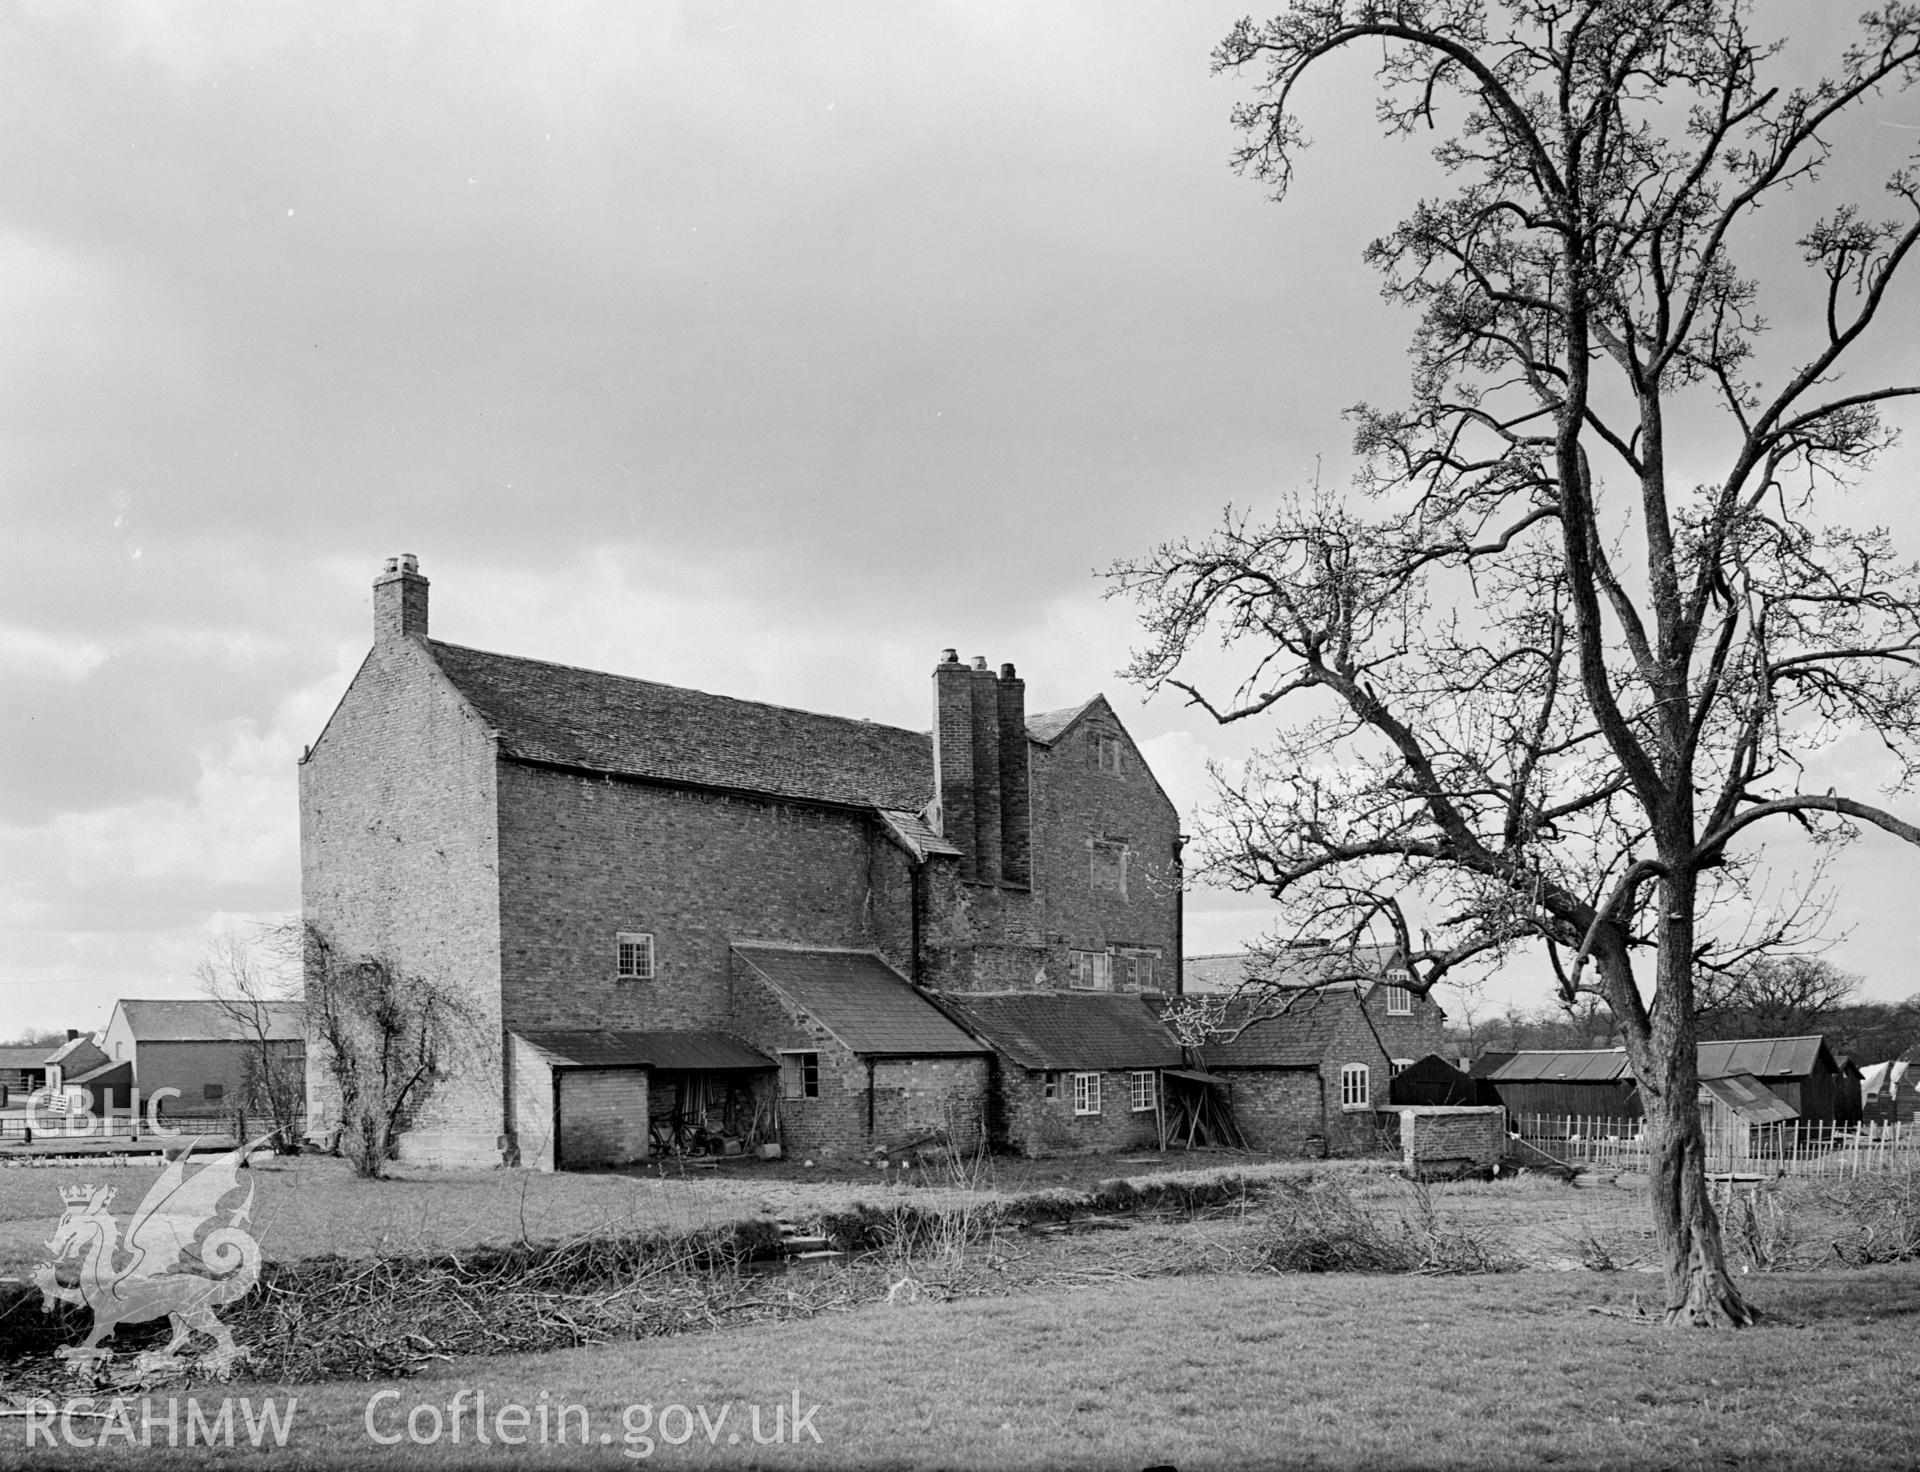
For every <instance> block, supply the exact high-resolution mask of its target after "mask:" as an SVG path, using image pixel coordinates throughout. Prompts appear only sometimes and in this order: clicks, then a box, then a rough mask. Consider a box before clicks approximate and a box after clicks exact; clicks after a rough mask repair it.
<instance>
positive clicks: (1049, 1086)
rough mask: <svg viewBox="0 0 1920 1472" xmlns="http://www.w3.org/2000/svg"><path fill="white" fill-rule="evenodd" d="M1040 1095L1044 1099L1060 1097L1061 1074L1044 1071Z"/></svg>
mask: <svg viewBox="0 0 1920 1472" xmlns="http://www.w3.org/2000/svg"><path fill="white" fill-rule="evenodd" d="M1040 1097H1041V1098H1042V1099H1058V1098H1059V1097H1060V1075H1059V1074H1057V1073H1043V1074H1041V1075H1040Z"/></svg>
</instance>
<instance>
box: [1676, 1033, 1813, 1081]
mask: <svg viewBox="0 0 1920 1472" xmlns="http://www.w3.org/2000/svg"><path fill="white" fill-rule="evenodd" d="M1826 1043H1827V1040H1826V1039H1825V1038H1823V1037H1821V1036H1820V1035H1819V1034H1818V1033H1814V1034H1812V1035H1810V1036H1807V1037H1798V1038H1731V1039H1728V1040H1726V1041H1724V1042H1713V1043H1702V1044H1701V1045H1700V1077H1702V1078H1727V1077H1729V1076H1731V1075H1733V1074H1737V1073H1750V1074H1752V1075H1753V1076H1754V1077H1755V1078H1785V1077H1788V1076H1790V1075H1791V1076H1794V1077H1805V1076H1806V1075H1807V1074H1809V1073H1812V1072H1813V1070H1814V1067H1815V1065H1816V1064H1817V1063H1818V1062H1819V1058H1820V1050H1821V1049H1822V1048H1824V1047H1826ZM1828 1056H1829V1057H1831V1056H1832V1055H1831V1053H1829V1055H1828Z"/></svg>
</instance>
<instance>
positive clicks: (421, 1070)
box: [294, 922, 487, 1179]
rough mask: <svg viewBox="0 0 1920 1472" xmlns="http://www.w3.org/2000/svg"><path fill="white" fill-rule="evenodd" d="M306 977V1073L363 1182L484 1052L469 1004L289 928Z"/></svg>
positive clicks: (445, 989) (482, 1034) (448, 990)
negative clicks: (438, 1091) (310, 1070)
mask: <svg viewBox="0 0 1920 1472" xmlns="http://www.w3.org/2000/svg"><path fill="white" fill-rule="evenodd" d="M294 933H295V935H296V937H297V944H298V946H299V950H300V954H301V957H302V962H303V967H304V971H305V975H306V1000H307V1037H308V1047H309V1049H310V1050H311V1052H312V1053H313V1054H314V1057H313V1058H312V1059H310V1061H309V1067H313V1066H316V1065H317V1066H318V1067H320V1068H322V1069H324V1070H325V1074H326V1077H327V1079H328V1080H329V1082H330V1083H331V1084H332V1092H333V1094H334V1103H335V1106H336V1107H337V1109H338V1118H339V1127H340V1135H339V1148H340V1151H341V1153H342V1154H344V1155H345V1156H346V1157H347V1158H348V1159H349V1160H351V1161H352V1162H353V1166H354V1169H355V1170H356V1171H357V1172H358V1173H359V1174H360V1175H362V1176H365V1177H368V1178H369V1179H372V1178H377V1177H379V1176H381V1175H382V1174H384V1173H385V1171H386V1167H387V1162H388V1161H389V1160H391V1159H392V1158H393V1157H394V1154H395V1151H396V1147H397V1146H398V1143H399V1139H400V1136H401V1134H402V1133H404V1131H405V1130H406V1129H407V1127H408V1126H409V1124H410V1123H411V1121H412V1119H413V1118H414V1117H415V1116H416V1115H417V1113H418V1112H419V1110H420V1109H421V1108H422V1107H423V1106H424V1105H425V1104H426V1102H427V1100H428V1099H429V1098H430V1097H431V1095H432V1094H433V1091H434V1089H435V1088H436V1087H437V1086H438V1084H439V1082H440V1081H441V1080H442V1079H444V1078H448V1077H450V1076H452V1075H453V1074H454V1073H456V1072H457V1071H458V1070H460V1069H461V1068H463V1067H466V1066H467V1065H469V1064H470V1063H472V1062H474V1061H475V1060H477V1059H478V1058H479V1057H480V1056H481V1055H482V1054H484V1053H485V1051H486V1049H487V1039H486V1028H485V1022H484V1018H483V1017H482V1015H481V1012H480V1009H479V1008H478V1007H476V1006H475V1005H474V1003H473V1000H472V998H470V997H469V996H467V995H466V994H465V993H464V992H462V991H460V990H459V989H458V988H456V987H453V986H448V985H445V984H443V983H441V982H437V981H434V980H432V979H430V978H428V977H424V976H420V975H418V974H416V973H413V972H409V971H407V970H405V969H404V968H402V967H401V966H399V965H397V964H395V963H394V962H393V961H392V960H390V959H388V958H386V957H382V956H349V955H345V954H342V953H341V952H340V951H339V950H338V948H336V947H335V945H334V944H333V942H332V940H331V939H330V937H329V936H328V935H327V934H326V932H325V931H323V930H322V929H321V928H320V927H319V926H317V925H314V924H312V923H311V922H306V923H303V924H301V925H300V926H298V927H297V928H296V930H295V932H294Z"/></svg>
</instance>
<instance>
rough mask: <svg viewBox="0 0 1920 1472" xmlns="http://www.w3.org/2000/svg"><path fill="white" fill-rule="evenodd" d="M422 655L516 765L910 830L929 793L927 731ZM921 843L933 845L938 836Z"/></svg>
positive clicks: (509, 658) (476, 656)
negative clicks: (601, 775)
mask: <svg viewBox="0 0 1920 1472" xmlns="http://www.w3.org/2000/svg"><path fill="white" fill-rule="evenodd" d="M427 648H428V650H429V651H431V653H432V655H433V658H434V660H435V662H436V663H437V664H438V665H439V666H440V669H441V670H442V672H443V673H445V675H446V676H447V678H448V679H449V680H451V681H452V682H453V684H454V686H455V688H456V689H458V690H459V691H460V693H461V694H462V695H463V696H465V697H466V699H467V700H468V701H469V702H470V703H471V704H472V705H473V707H474V709H476V710H477V711H479V712H480V714H481V715H482V716H483V717H484V718H485V719H486V721H487V722H488V724H489V725H491V726H492V727H493V729H494V730H495V732H496V733H497V734H498V735H499V738H500V744H501V749H502V750H503V751H504V752H505V753H506V754H507V755H509V756H515V757H519V758H521V759H523V760H525V761H533V762H550V763H553V764H554V765H556V766H563V767H583V768H586V769H587V770H589V771H594V772H613V773H617V774H619V775H621V776H626V777H646V778H652V779H654V780H656V781H663V782H688V783H694V784H697V785H699V786H702V787H724V788H731V789H733V790H735V791H742V792H761V793H766V794H768V795H770V796H775V797H794V798H804V799H811V800H813V801H816V802H832V803H842V804H846V805H849V806H853V807H874V808H886V809H892V810H895V811H897V812H899V813H900V814H902V815H904V816H903V821H904V823H905V825H906V826H908V827H909V828H911V826H912V824H913V822H914V819H913V815H914V814H916V813H918V812H919V811H920V810H921V809H923V808H925V807H926V805H927V803H928V801H929V800H930V799H931V798H932V797H933V737H932V735H931V734H930V733H928V732H926V731H909V730H906V729H905V728H903V727H900V726H888V725H882V724H881V723H880V722H878V721H867V720H857V719H854V718H852V717H849V716H830V715H821V714H819V713H817V712H814V711H806V710H795V709H793V708H791V707H790V706H784V705H768V704H766V703H764V702H762V701H758V700H739V699H736V698H735V697H733V696H731V695H712V694H708V693H707V692H706V691H704V690H688V689H686V688H684V687H683V686H679V685H664V684H661V683H659V682H658V681H654V680H637V679H634V678H632V677H630V676H627V675H610V674H606V673H604V672H602V671H600V670H585V669H580V668H578V667H577V666H574V665H565V664H550V663H548V662H547V661H545V660H539V659H522V658H520V657H519V656H518V655H511V654H492V653H489V652H487V651H486V650H482V649H468V648H465V647H464V646H462V645H459V644H446V643H443V642H441V641H440V640H438V639H430V640H428V641H427ZM1099 698H1100V697H1099V696H1095V697H1094V698H1093V700H1090V701H1086V702H1084V703H1083V704H1081V705H1079V706H1076V707H1074V708H1073V710H1072V711H1069V712H1061V711H1054V712H1050V713H1048V714H1046V715H1041V716H1035V717H1034V718H1033V719H1031V720H1029V721H1028V722H1027V734H1028V735H1029V736H1030V737H1031V738H1032V739H1033V740H1036V741H1040V742H1042V743H1046V742H1050V741H1052V740H1053V739H1055V738H1056V737H1057V736H1058V735H1059V733H1060V730H1064V729H1065V727H1064V725H1063V726H1061V727H1059V728H1058V729H1055V727H1054V725H1053V722H1054V720H1055V718H1056V717H1059V716H1062V715H1065V716H1068V717H1069V720H1068V721H1067V722H1066V724H1071V723H1072V722H1071V717H1077V716H1078V715H1079V714H1080V712H1081V711H1083V710H1085V709H1087V707H1088V706H1091V705H1092V704H1094V703H1095V702H1096V701H1098V700H1099ZM926 836H927V837H931V838H933V839H934V842H935V843H936V844H938V842H939V840H938V838H937V836H935V835H932V834H931V833H928V834H927V835H926ZM934 851H936V852H944V851H945V850H944V849H940V848H936V849H935V850H934Z"/></svg>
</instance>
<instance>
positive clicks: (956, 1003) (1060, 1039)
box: [941, 992, 1185, 1069]
mask: <svg viewBox="0 0 1920 1472" xmlns="http://www.w3.org/2000/svg"><path fill="white" fill-rule="evenodd" d="M941 1001H942V1002H943V1003H945V1004H946V1005H947V1006H948V1007H950V1008H951V1009H953V1011H954V1012H955V1013H957V1014H958V1015H960V1016H962V1017H964V1018H965V1019H966V1020H967V1024H968V1025H969V1026H970V1027H972V1028H973V1030H974V1031H975V1032H977V1033H979V1034H980V1036H982V1037H983V1038H985V1039H987V1041H989V1042H990V1043H992V1044H993V1045H994V1047H995V1048H997V1049H998V1050H999V1051H1000V1052H1002V1053H1004V1054H1006V1055H1007V1056H1008V1057H1009V1058H1011V1059H1012V1060H1013V1061H1014V1062H1015V1063H1018V1064H1019V1065H1020V1066H1021V1067H1022V1068H1037V1069H1069V1068H1087V1069H1095V1068H1100V1069H1106V1068H1178V1067H1179V1066H1180V1065H1181V1064H1182V1063H1183V1062H1185V1059H1184V1058H1183V1057H1182V1056H1181V1053H1180V1045H1179V1044H1178V1043H1176V1042H1175V1041H1174V1040H1173V1038H1172V1036H1171V1035H1170V1034H1169V1033H1168V1032H1167V1030H1166V1029H1165V1028H1164V1027H1162V1026H1161V1025H1160V1021H1159V1018H1158V1017H1157V1016H1155V1014H1154V1013H1153V1011H1152V1010H1151V1009H1150V1007H1149V1005H1148V1002H1147V999H1146V998H1145V997H1144V996H1142V995H1141V994H1140V993H1138V992H1111V993H1105V992H992V993H975V992H969V993H967V994H965V995H960V996H951V995H950V996H944V997H942V998H941Z"/></svg>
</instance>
